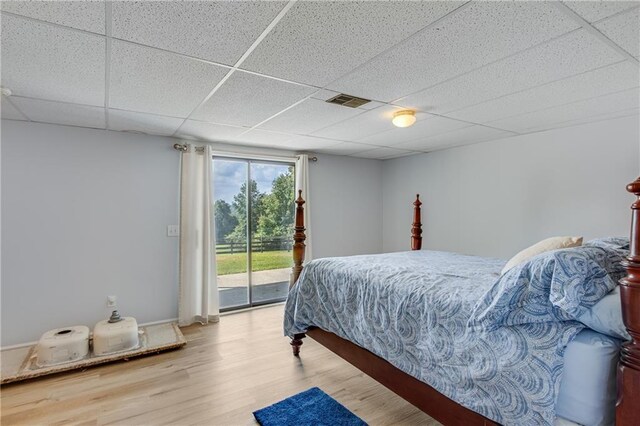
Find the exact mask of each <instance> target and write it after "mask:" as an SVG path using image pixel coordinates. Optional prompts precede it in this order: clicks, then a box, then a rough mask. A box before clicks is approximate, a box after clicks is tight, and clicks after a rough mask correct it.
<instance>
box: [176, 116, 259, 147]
mask: <svg viewBox="0 0 640 426" xmlns="http://www.w3.org/2000/svg"><path fill="white" fill-rule="evenodd" d="M245 131H247V128H245V127H232V126H224V125H222V124H213V123H205V122H203V121H195V120H186V121H185V122H184V124H183V125H182V127H180V129H179V130H178V133H177V134H176V137H179V138H191V139H201V140H206V141H220V142H225V141H233V140H234V139H235V138H236V137H237V136H238V135H240V134H241V133H243V132H245Z"/></svg>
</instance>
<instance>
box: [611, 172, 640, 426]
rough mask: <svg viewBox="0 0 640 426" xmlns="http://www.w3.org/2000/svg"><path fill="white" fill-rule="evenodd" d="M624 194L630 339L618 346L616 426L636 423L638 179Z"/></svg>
mask: <svg viewBox="0 0 640 426" xmlns="http://www.w3.org/2000/svg"><path fill="white" fill-rule="evenodd" d="M627 191H629V192H631V193H632V194H635V196H636V201H635V202H634V203H633V204H632V205H631V246H630V252H629V256H628V257H627V258H626V260H624V261H623V265H624V267H625V269H626V270H627V276H626V277H624V278H623V279H621V280H620V298H621V300H622V319H623V321H624V325H625V326H626V327H627V331H628V332H629V334H630V335H631V340H630V341H627V342H625V343H624V344H623V345H622V351H621V353H620V363H619V364H618V400H617V403H616V424H617V425H618V426H629V425H637V424H640V405H639V402H638V399H636V398H639V397H640V178H638V179H636V181H635V182H633V183H630V184H629V185H627Z"/></svg>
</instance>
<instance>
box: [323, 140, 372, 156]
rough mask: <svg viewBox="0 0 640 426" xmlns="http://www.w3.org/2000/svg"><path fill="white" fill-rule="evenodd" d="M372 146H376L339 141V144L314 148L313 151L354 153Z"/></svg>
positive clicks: (339, 153) (337, 153)
mask: <svg viewBox="0 0 640 426" xmlns="http://www.w3.org/2000/svg"><path fill="white" fill-rule="evenodd" d="M374 148H376V147H374V146H370V145H364V144H359V143H354V142H340V143H339V144H337V145H333V146H330V147H328V148H316V149H315V152H319V153H321V154H331V155H351V154H355V153H356V152H362V151H366V150H370V149H374Z"/></svg>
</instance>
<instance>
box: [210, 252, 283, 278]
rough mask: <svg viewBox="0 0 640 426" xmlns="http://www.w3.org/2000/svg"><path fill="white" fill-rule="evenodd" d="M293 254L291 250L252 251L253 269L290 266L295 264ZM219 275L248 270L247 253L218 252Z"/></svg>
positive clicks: (260, 269) (263, 269)
mask: <svg viewBox="0 0 640 426" xmlns="http://www.w3.org/2000/svg"><path fill="white" fill-rule="evenodd" d="M292 256H293V255H292V254H291V252H290V251H286V250H282V251H266V252H264V253H260V252H254V253H251V258H252V260H253V269H252V270H253V271H265V270H267V269H281V268H289V267H291V265H292V264H293V257H292ZM216 261H217V267H218V275H228V274H239V273H241V272H247V254H246V253H234V254H218V255H216Z"/></svg>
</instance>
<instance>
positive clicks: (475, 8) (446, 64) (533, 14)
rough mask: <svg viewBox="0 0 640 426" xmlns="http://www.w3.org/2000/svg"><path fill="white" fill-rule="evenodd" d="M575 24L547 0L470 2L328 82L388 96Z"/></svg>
mask: <svg viewBox="0 0 640 426" xmlns="http://www.w3.org/2000/svg"><path fill="white" fill-rule="evenodd" d="M577 27H578V24H577V23H575V22H574V21H572V20H571V19H569V18H567V17H565V16H564V15H563V14H562V13H560V11H559V10H558V9H557V8H556V7H554V6H553V5H551V4H548V3H547V2H482V3H473V4H472V5H471V6H469V7H466V8H464V10H461V11H459V12H456V13H453V14H451V15H449V16H448V17H447V18H446V19H444V20H442V21H441V22H439V23H438V24H437V25H435V26H433V27H432V28H429V29H428V30H426V31H423V32H421V33H419V34H418V35H416V36H414V37H412V38H410V39H409V40H407V41H406V42H403V43H402V44H401V45H399V46H397V47H396V48H394V49H393V50H390V51H388V52H386V53H384V54H383V55H380V56H379V57H377V58H375V59H374V60H372V61H371V62H369V63H367V64H366V65H364V66H363V67H361V68H360V69H357V70H356V71H354V72H352V73H350V74H349V75H347V76H345V77H343V78H341V79H340V80H338V81H337V82H335V83H332V84H330V85H329V86H328V88H329V89H331V90H337V91H341V92H345V93H349V94H352V95H355V96H362V97H365V98H370V99H376V100H379V101H393V100H396V99H398V98H400V97H401V96H406V95H408V94H410V93H414V92H417V91H419V90H420V89H426V88H428V87H431V86H434V85H436V84H438V83H440V82H442V81H445V80H448V79H450V78H452V77H454V76H457V75H461V74H463V73H465V72H468V71H471V70H473V69H475V68H478V67H480V66H483V65H486V64H488V63H491V62H493V61H495V60H498V59H500V58H504V57H506V56H508V55H511V54H514V53H516V52H519V51H521V50H524V49H527V48H530V47H532V46H535V45H537V44H539V43H542V42H544V41H546V40H551V39H553V38H554V37H557V36H559V35H561V34H564V33H566V32H569V31H571V30H573V29H576V28H577Z"/></svg>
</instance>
